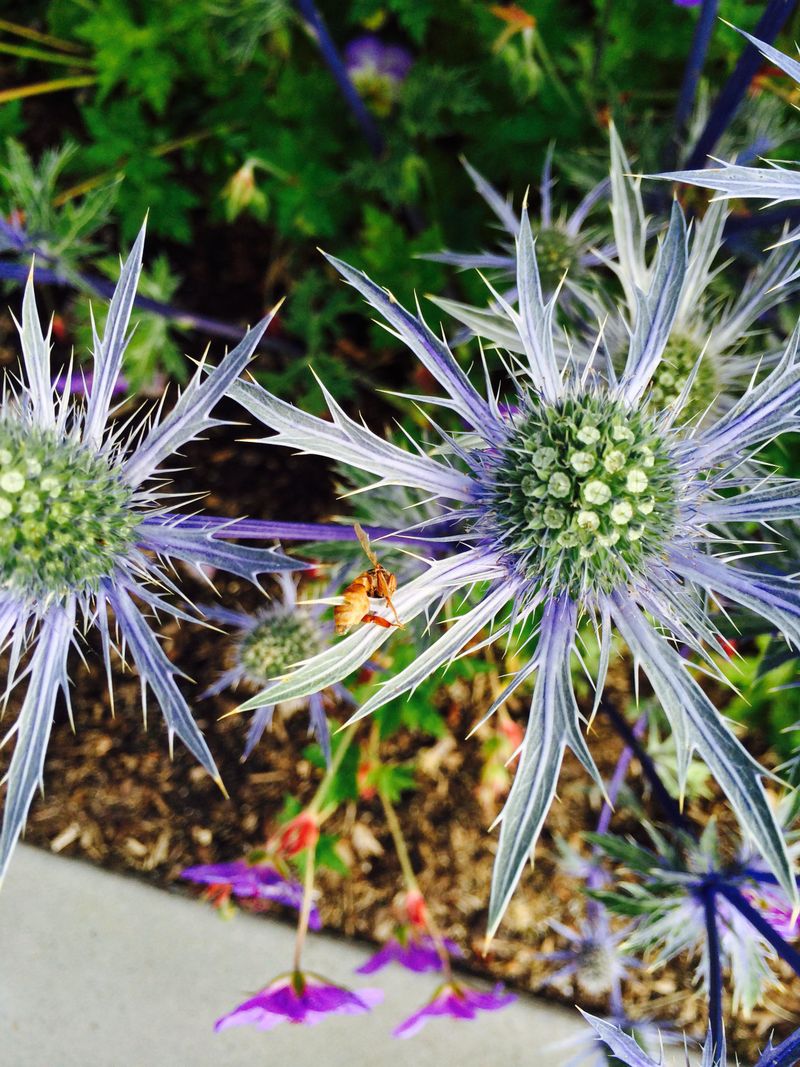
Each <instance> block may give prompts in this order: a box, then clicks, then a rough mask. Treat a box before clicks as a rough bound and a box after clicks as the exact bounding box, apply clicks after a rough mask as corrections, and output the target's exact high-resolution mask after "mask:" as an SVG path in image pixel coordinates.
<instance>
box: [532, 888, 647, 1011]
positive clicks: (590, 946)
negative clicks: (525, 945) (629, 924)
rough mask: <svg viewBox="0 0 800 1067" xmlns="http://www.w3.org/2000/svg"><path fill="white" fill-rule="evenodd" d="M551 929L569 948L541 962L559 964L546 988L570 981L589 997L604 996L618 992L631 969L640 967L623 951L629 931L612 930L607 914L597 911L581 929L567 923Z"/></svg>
mask: <svg viewBox="0 0 800 1067" xmlns="http://www.w3.org/2000/svg"><path fill="white" fill-rule="evenodd" d="M549 925H550V927H551V928H552V929H553V930H554V931H555V932H556V933H557V934H559V935H560V936H561V937H562V938H564V940H565V941H566V942H567V945H568V947H567V948H565V949H559V950H557V951H556V952H546V953H542V954H541V955H540V957H539V958H540V959H542V960H544V961H545V962H548V963H555V964H557V965H558V967H557V970H556V971H554V973H553V974H551V975H549V976H548V977H547V978H546V979H545V981H544V983H543V984H544V985H550V986H559V985H562V984H563V983H564V981H565V980H566V979H567V978H572V979H573V980H574V982H575V984H576V985H577V986H578V987H579V988H580V989H581V990H582V991H583V992H584V993H586V994H587V995H588V996H592V997H600V996H604V995H609V994H611V993H617V992H618V990H619V986H620V983H621V982H623V981H624V980H625V978H627V976H628V974H629V973H630V971H631V970H633V969H635V968H637V967H638V966H640V964H639V962H638V960H636V959H635V958H634V957H633V956H628V955H626V954H624V953H623V952H621V951H620V945H621V944H622V942H623V941H624V940H625V938H626V937H627V935H628V932H629V931H628V929H627V928H625V929H621V930H616V931H614V930H612V929H611V927H610V924H609V921H608V916H607V915H606V913H605V911H603V910H601V909H599V908H598V909H596V910H595V911H594V912H593V913H592V914H591V915H590V916H588V917H587V918H586V919H584V920H583V921H582V922H581V923H580V925H579V927H578V929H577V930H571V929H570V928H569V927H568V926H564V924H563V923H560V922H555V921H551V922H550V924H549Z"/></svg>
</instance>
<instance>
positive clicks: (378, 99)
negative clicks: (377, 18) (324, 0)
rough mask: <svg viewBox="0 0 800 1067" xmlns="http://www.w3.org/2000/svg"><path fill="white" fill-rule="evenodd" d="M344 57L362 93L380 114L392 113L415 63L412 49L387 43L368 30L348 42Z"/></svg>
mask: <svg viewBox="0 0 800 1067" xmlns="http://www.w3.org/2000/svg"><path fill="white" fill-rule="evenodd" d="M344 60H345V66H346V68H347V73H348V74H349V75H350V80H351V81H352V83H353V85H354V86H355V87H356V89H357V90H358V92H359V94H360V95H361V96H362V97H364V99H365V100H367V102H368V103H369V104H370V105H371V107H372V109H373V111H375V112H376V113H377V114H379V115H388V113H389V112H390V111H391V109H392V105H393V104H394V103H395V102H396V100H397V98H398V96H399V93H400V86H401V85H402V84H403V82H404V81H405V79H406V78H407V77H408V72H409V71H410V70H411V67H412V66H413V64H414V59H413V56H412V55H411V53H410V52H409V51H408V50H407V49H405V48H403V47H401V46H400V45H396V44H384V43H383V41H381V39H380V38H379V37H376V36H375V35H374V34H371V33H368V34H364V36H362V37H357V38H356V39H355V40H354V41H351V42H350V43H349V44H348V46H347V47H346V48H345V52H344Z"/></svg>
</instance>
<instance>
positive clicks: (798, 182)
mask: <svg viewBox="0 0 800 1067" xmlns="http://www.w3.org/2000/svg"><path fill="white" fill-rule="evenodd" d="M739 33H741V34H742V36H743V37H746V38H747V40H748V41H749V42H750V43H751V44H752V45H754V46H755V47H756V48H757V49H758V50H759V51H760V52H761V54H762V55H763V56H765V57H766V58H767V59H768V60H769V61H770V62H771V63H774V64H775V66H776V67H779V68H780V69H781V70H782V71H784V73H786V74H788V75H789V77H790V78H793V79H794V81H795V82H797V84H798V85H800V63H798V61H797V60H796V59H792V58H791V57H790V56H787V55H784V53H783V52H780V51H778V49H777V48H773V47H772V45H769V44H766V43H765V42H764V41H759V40H758V38H757V37H753V36H751V35H750V34H749V33H745V32H744V30H739ZM714 162H716V163H719V164H720V165H719V166H718V167H706V168H703V169H702V170H678V171H670V172H668V173H666V174H658V175H653V177H658V178H666V179H668V180H669V181H675V182H686V183H688V184H689V185H699V186H700V187H701V188H703V189H712V190H714V191H715V192H716V193H718V194H719V196H718V198H719V199H723V200H724V199H732V198H736V199H737V200H738V199H756V200H767V201H769V203H770V204H782V203H786V202H791V201H794V200H800V171H798V170H797V169H796V164H795V169H793V170H790V169H789V168H788V167H785V166H781V164H779V163H775V162H773V161H772V160H764V161H763V162H766V163H767V164H768V165H769V166H768V169H765V168H759V167H746V166H742V165H741V164H740V163H726V162H724V161H723V160H714Z"/></svg>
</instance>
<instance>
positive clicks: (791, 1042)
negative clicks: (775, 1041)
mask: <svg viewBox="0 0 800 1067" xmlns="http://www.w3.org/2000/svg"><path fill="white" fill-rule="evenodd" d="M770 1046H771V1042H770ZM797 1063H800V1030H795V1032H794V1033H793V1034H789V1036H788V1037H787V1038H786V1040H785V1041H782V1042H781V1043H780V1045H778V1047H777V1048H772V1047H770V1048H768V1049H767V1050H766V1052H764V1053H763V1054H762V1056H761V1058H760V1059H759V1061H758V1063H757V1064H756V1067H795V1065H796V1064H797Z"/></svg>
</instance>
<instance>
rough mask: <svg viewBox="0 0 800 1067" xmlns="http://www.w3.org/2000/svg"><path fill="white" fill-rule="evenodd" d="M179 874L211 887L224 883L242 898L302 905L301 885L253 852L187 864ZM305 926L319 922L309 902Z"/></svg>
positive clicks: (233, 894) (294, 907)
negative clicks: (227, 860)
mask: <svg viewBox="0 0 800 1067" xmlns="http://www.w3.org/2000/svg"><path fill="white" fill-rule="evenodd" d="M181 878H185V879H186V880H187V881H189V882H196V883H197V884H199V885H207V886H210V887H212V888H213V889H218V888H219V887H226V888H227V890H228V892H229V894H230V895H232V896H235V897H239V898H240V899H243V900H254V901H259V900H264V901H271V902H272V903H274V904H283V905H284V906H285V907H287V908H293V909H294V910H295V911H300V909H301V907H302V905H303V887H302V885H301V884H300V883H299V882H296V881H293V880H291V879H289V878H286V877H285V875H283V874H282V873H281V872H280V871H279V870H278V868H277V867H276V866H275V865H274V864H272V863H270V862H268V861H266V860H262V859H261V857H260V856H257V857H256V859H255V860H253V861H252V862H251V861H250V858H249V857H248V859H246V860H235V861H234V862H233V863H207V864H201V865H200V866H197V867H187V868H186V869H185V870H184V871H181ZM308 924H309V926H310V927H311V929H312V930H319V929H320V928H321V926H322V922H321V921H320V917H319V911H318V910H317V908H316V906H314V905H312V907H311V913H310V916H309V923H308Z"/></svg>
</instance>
